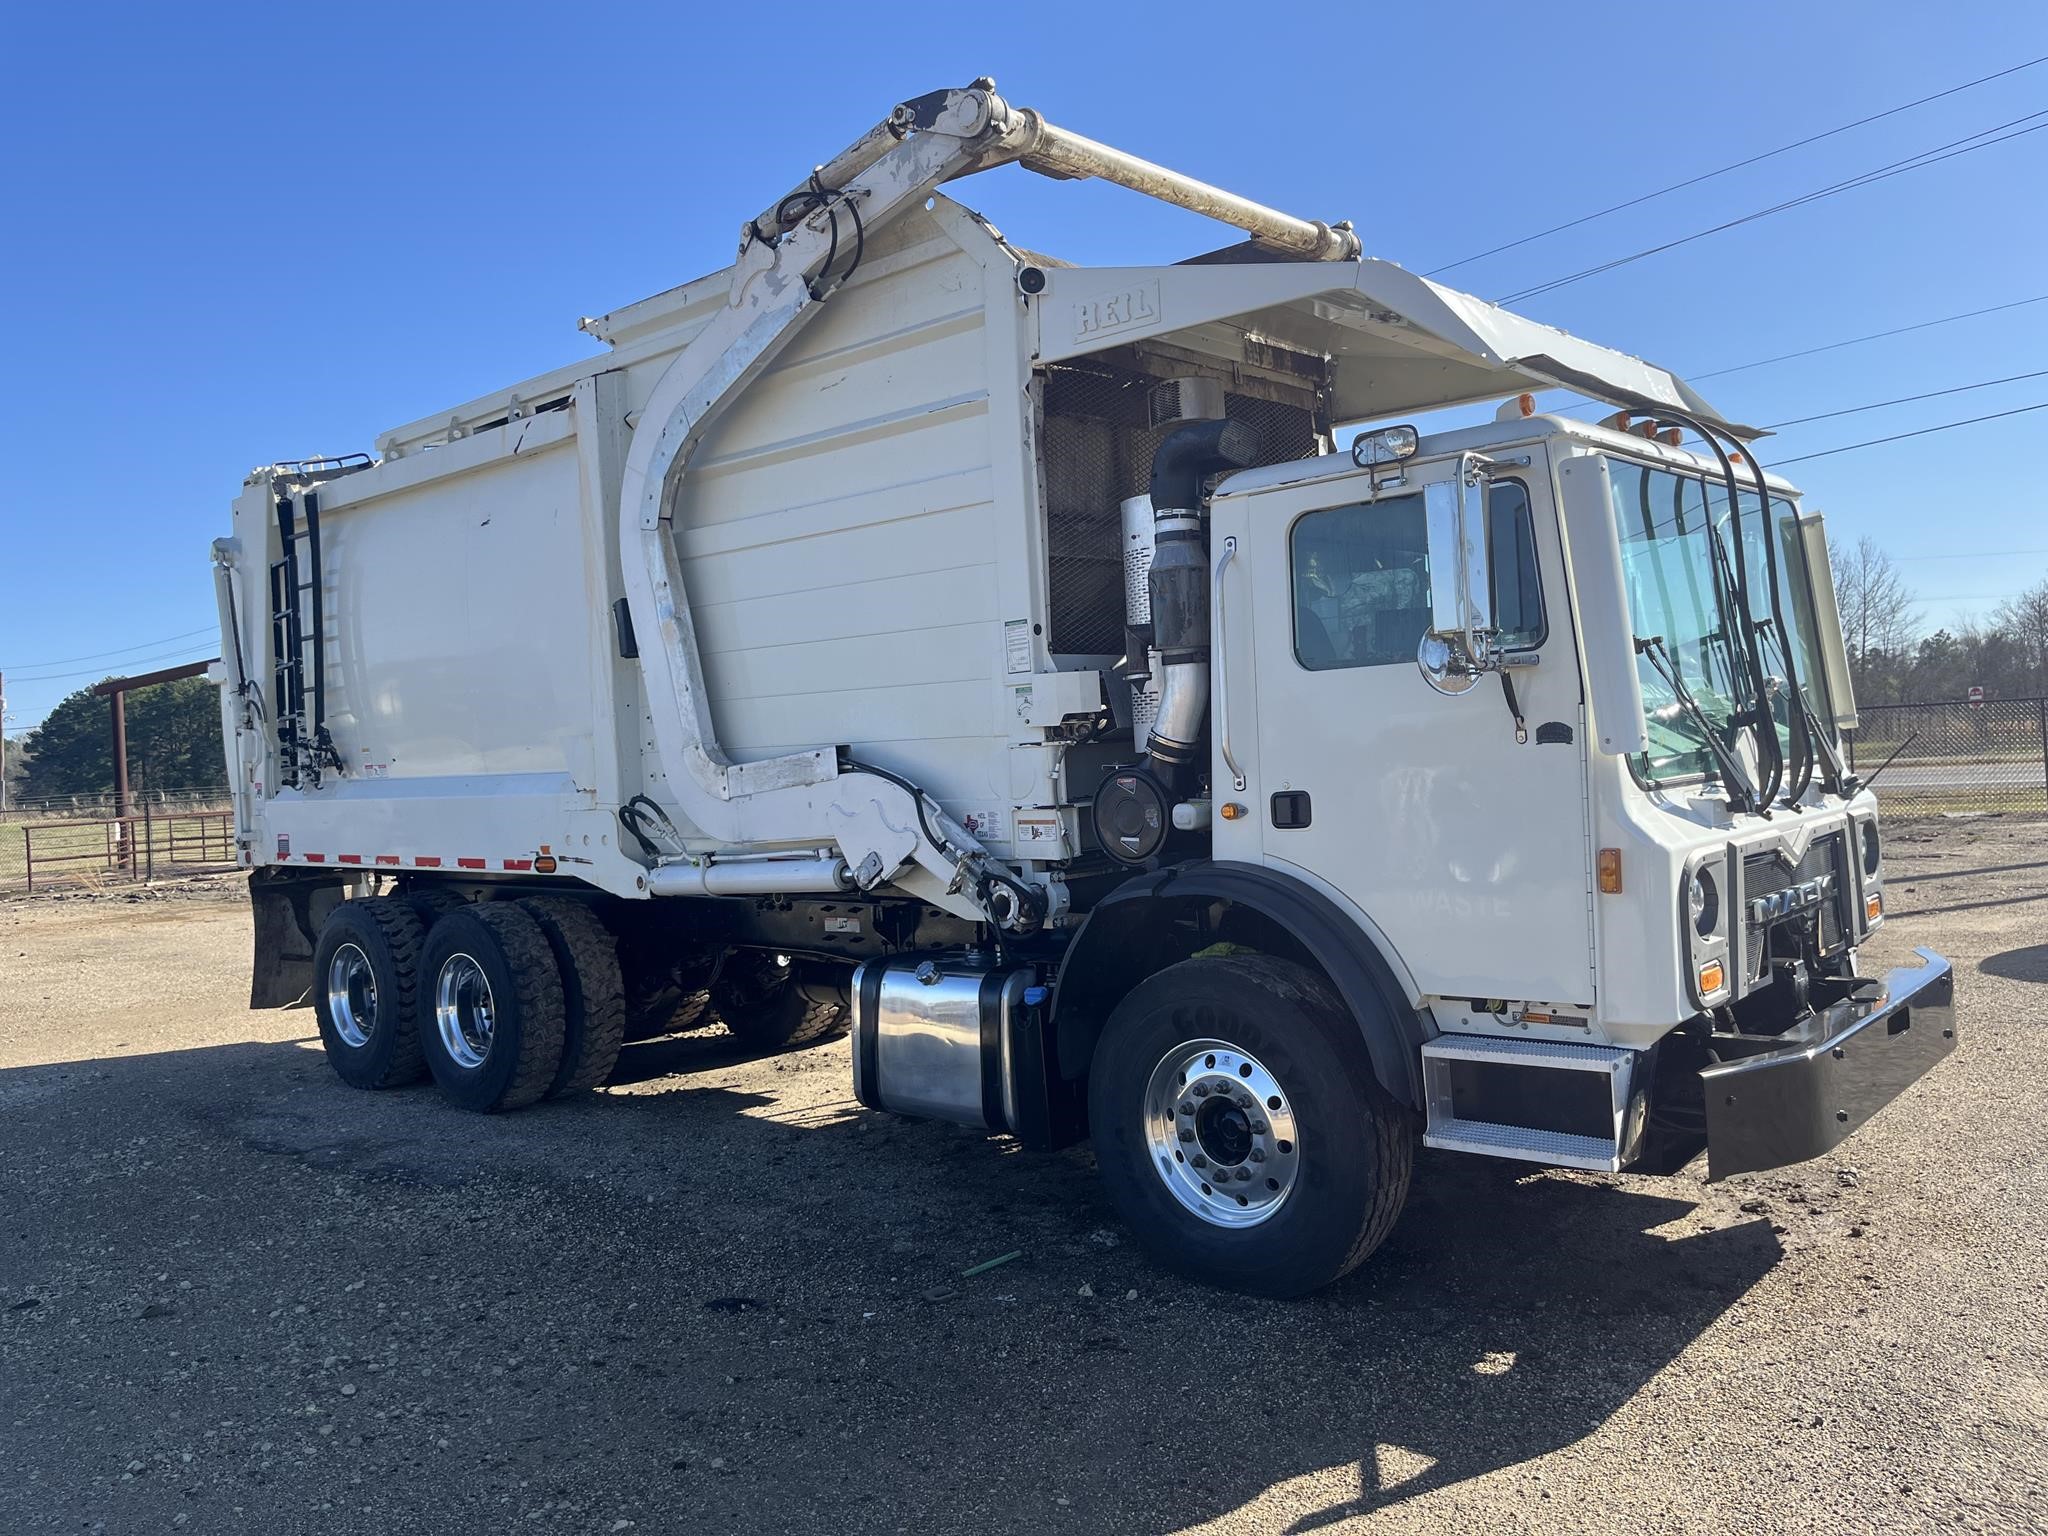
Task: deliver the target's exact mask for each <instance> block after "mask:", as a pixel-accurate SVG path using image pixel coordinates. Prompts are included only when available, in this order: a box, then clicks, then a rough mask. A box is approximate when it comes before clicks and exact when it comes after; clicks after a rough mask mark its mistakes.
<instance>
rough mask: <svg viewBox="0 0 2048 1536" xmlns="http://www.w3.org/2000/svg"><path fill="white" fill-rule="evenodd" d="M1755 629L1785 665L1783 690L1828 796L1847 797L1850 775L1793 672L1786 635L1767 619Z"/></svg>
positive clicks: (1811, 701) (1802, 787) (1811, 696)
mask: <svg viewBox="0 0 2048 1536" xmlns="http://www.w3.org/2000/svg"><path fill="white" fill-rule="evenodd" d="M1757 627H1758V628H1759V629H1760V630H1762V631H1763V633H1765V634H1767V635H1769V636H1770V637H1771V644H1772V645H1773V646H1774V647H1775V648H1776V650H1777V653H1778V660H1779V661H1780V662H1781V663H1782V664H1783V665H1784V668H1785V677H1786V679H1787V681H1786V686H1785V691H1786V692H1787V693H1789V694H1790V695H1791V696H1792V704H1793V707H1794V708H1795V709H1797V710H1798V711H1799V723H1800V728H1801V731H1802V733H1803V734H1804V736H1805V737H1806V748H1807V754H1808V756H1809V757H1818V758H1819V759H1820V763H1821V770H1822V778H1821V785H1822V787H1823V788H1824V789H1826V790H1827V791H1828V793H1829V794H1833V795H1841V796H1843V797H1845V798H1846V797H1847V796H1848V795H1850V794H1852V793H1854V791H1853V790H1852V789H1850V788H1849V787H1848V786H1849V784H1850V781H1851V779H1852V777H1853V775H1851V774H1850V772H1849V770H1848V768H1847V766H1846V765H1844V763H1843V762H1842V758H1841V754H1840V753H1839V752H1837V751H1836V750H1835V744H1834V742H1833V741H1832V740H1830V739H1829V737H1828V733H1827V730H1826V729H1825V727H1824V726H1823V725H1822V724H1821V718H1820V711H1819V710H1817V709H1815V708H1814V707H1813V695H1812V694H1810V693H1808V692H1807V691H1806V686H1805V684H1803V683H1801V682H1800V681H1799V680H1798V679H1797V677H1796V676H1795V675H1794V673H1793V671H1792V658H1791V656H1790V655H1789V654H1788V651H1789V647H1788V646H1787V645H1786V642H1785V636H1784V635H1783V634H1782V633H1781V632H1780V631H1779V629H1778V626H1777V625H1776V623H1774V622H1772V621H1770V620H1765V621H1764V622H1763V623H1761V624H1759V625H1758V626H1757ZM1804 788H1805V786H1804V785H1801V786H1800V789H1801V790H1803V789H1804Z"/></svg>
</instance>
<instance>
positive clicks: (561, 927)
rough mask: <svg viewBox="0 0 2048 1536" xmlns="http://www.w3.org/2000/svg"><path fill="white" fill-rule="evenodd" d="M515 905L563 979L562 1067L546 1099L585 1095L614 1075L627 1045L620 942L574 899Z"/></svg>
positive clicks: (535, 899) (550, 898) (528, 900)
mask: <svg viewBox="0 0 2048 1536" xmlns="http://www.w3.org/2000/svg"><path fill="white" fill-rule="evenodd" d="M519 905H520V906H522V907H524V908H525V909H526V911H527V912H528V913H529V914H530V915H531V916H532V918H533V920H534V921H535V922H536V923H538V924H540V930H541V932H542V933H544V934H546V935H547V939H548V944H549V945H550V946H551V947H552V948H553V949H554V952H555V967H556V969H557V970H558V971H559V972H560V973H561V977H562V1064H561V1065H560V1066H559V1067H557V1068H556V1069H555V1080H554V1083H553V1085H552V1086H551V1087H550V1088H549V1089H548V1097H549V1098H551V1099H558V1098H561V1097H563V1096H564V1095H567V1094H572V1093H588V1092H589V1091H590V1090H591V1089H593V1088H595V1087H597V1086H598V1085H599V1084H601V1083H603V1082H604V1081H605V1080H606V1079H607V1078H609V1077H610V1076H611V1075H612V1069H613V1068H614V1067H616V1066H617V1065H618V1064H619V1047H620V1046H622V1045H624V1044H625V1042H626V995H625V984H624V982H623V981H622V980H621V979H620V975H619V942H618V940H617V939H614V938H613V937H612V932H611V930H610V929H609V928H607V927H605V925H604V924H603V923H602V922H600V921H599V920H598V916H597V914H596V913H595V912H593V911H591V910H590V908H589V907H588V906H586V905H585V904H584V903H582V902H580V901H577V900H575V899H574V898H572V897H568V896H523V897H521V898H520V900H519Z"/></svg>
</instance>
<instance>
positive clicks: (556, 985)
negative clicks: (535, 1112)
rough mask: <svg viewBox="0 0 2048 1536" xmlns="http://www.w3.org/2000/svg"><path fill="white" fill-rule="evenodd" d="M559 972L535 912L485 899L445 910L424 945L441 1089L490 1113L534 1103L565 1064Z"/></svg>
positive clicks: (427, 1047) (425, 1026)
mask: <svg viewBox="0 0 2048 1536" xmlns="http://www.w3.org/2000/svg"><path fill="white" fill-rule="evenodd" d="M564 1012H565V1009H564V1004H563V998H562V978H561V973H560V971H559V970H558V968H557V967H556V964H555V954H554V950H553V948H552V946H550V945H549V943H548V939H547V935H546V934H545V933H543V932H542V931H541V928H540V925H539V924H538V923H536V922H535V921H534V920H533V917H532V914H530V913H528V912H527V911H525V910H524V909H523V908H521V907H520V906H519V905H518V904H517V903H514V902H509V901H486V902H478V903H476V904H474V905H472V906H467V907H464V908H462V909H461V910H460V911H455V912H450V913H448V914H446V915H445V916H443V917H442V918H440V919H439V920H438V921H437V922H436V923H435V924H434V926H433V929H432V931H431V932H429V933H428V935H427V942H426V946H425V948H424V949H423V950H422V951H421V954H420V983H419V1034H420V1044H421V1047H422V1049H423V1050H424V1052H425V1055H426V1058H427V1068H428V1070H429V1071H431V1072H432V1073H433V1074H434V1081H435V1083H436V1084H437V1085H439V1087H440V1089H441V1093H442V1095H443V1097H445V1098H446V1099H447V1100H448V1101H449V1102H450V1103H451V1104H455V1105H457V1106H459V1107H460V1108H463V1109H471V1110H478V1111H481V1112H484V1113H491V1112H494V1111H497V1110H505V1109H519V1108H521V1107H523V1106H525V1105H528V1104H531V1103H533V1102H534V1101H535V1100H536V1099H539V1098H541V1097H542V1096H543V1095H544V1094H546V1093H547V1091H548V1089H549V1088H551V1087H552V1086H553V1085H554V1081H555V1073H556V1071H557V1069H558V1068H559V1067H560V1066H561V1064H562V1035H563V1032H564V1017H563V1015H564Z"/></svg>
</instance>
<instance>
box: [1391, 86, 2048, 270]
mask: <svg viewBox="0 0 2048 1536" xmlns="http://www.w3.org/2000/svg"><path fill="white" fill-rule="evenodd" d="M2037 64H2048V54H2044V55H2043V56H2042V57H2040V58H2038V59H2028V60H2027V61H2026V62H2025V63H2024V64H2015V65H2013V66H2012V67H2011V68H2010V69H2001V70H1999V71H1997V72H1996V73H1995V74H1989V75H1981V76H1979V77H1978V78H1977V79H1975V80H1966V81H1964V82H1963V83H1962V84H1961V85H1952V86H1950V87H1949V88H1948V89H1947V90H1945V91H1936V92H1935V93H1934V94H1933V95H1932V96H1922V97H1920V98H1919V99H1918V100H1917V101H1909V102H1906V103H1905V104H1904V105H1903V106H1897V107H1890V108H1887V109H1886V110H1885V111H1883V112H1873V113H1872V114H1871V115H1870V116H1868V117H1859V118H1857V119H1856V121H1854V122H1853V123H1843V124H1842V125H1841V126H1840V127H1839V128H1829V129H1827V130H1826V131H1825V132H1822V133H1816V134H1810V135H1808V136H1807V137H1806V138H1803V139H1795V140H1793V141H1792V142H1791V143H1790V144H1780V145H1779V146H1778V147H1777V148H1776V149H1767V150H1765V151H1764V152H1763V153H1762V154H1760V155H1751V156H1750V157H1749V158H1748V159H1747V160H1737V161H1736V162H1735V163H1734V164H1732V165H1724V166H1722V167H1721V168H1720V169H1719V170H1714V171H1703V172H1701V173H1700V174H1699V175H1697V176H1689V177H1687V178H1686V179H1685V180H1684V181H1674V182H1673V183H1672V184H1671V185H1670V186H1668V187H1659V188H1658V189H1657V190H1656V191H1654V192H1645V193H1643V195H1642V196H1640V197H1632V198H1630V199H1629V200H1628V201H1627V202H1624V203H1616V204H1614V205H1613V206H1612V207H1608V208H1602V209H1601V210H1600V211H1599V212H1598V213H1588V214H1583V215H1581V216H1580V217H1578V218H1576V219H1568V220H1566V221H1565V222H1564V223H1562V224H1553V225H1552V226H1551V227H1550V228H1549V229H1543V230H1538V231H1537V232H1536V233H1535V234H1533V235H1524V236H1522V237H1521V239H1519V240H1510V241H1508V242H1507V243H1506V244H1505V245H1496V246H1494V247H1492V248H1491V249H1489V250H1484V251H1481V252H1479V254H1478V255H1476V256H1464V257H1460V258H1459V259H1458V260H1456V261H1452V262H1446V263H1445V264H1444V265H1443V266H1441V267H1436V268H1433V269H1431V270H1430V271H1428V272H1425V273H1424V274H1423V276H1425V277H1435V276H1436V275H1437V273H1439V272H1449V271H1452V270H1453V269H1455V268H1458V267H1463V266H1469V265H1471V264H1472V263H1473V262H1475V261H1482V260H1484V259H1485V258H1486V257H1488V256H1498V255H1499V254H1500V253H1501V252H1502V251H1512V250H1514V249H1515V248H1516V247H1518V246H1524V245H1528V244H1530V243H1531V242H1532V241H1536V240H1544V239H1548V238H1549V237H1550V236H1552V235H1556V234H1562V233H1563V232H1564V231H1565V230H1567V229H1577V228H1578V227H1579V226H1580V225H1581V224H1590V223H1592V222H1593V221H1594V220H1595V219H1604V218H1606V217H1607V216H1608V215H1609V214H1610V213H1620V212H1622V211H1623V210H1624V209H1628V208H1635V207H1638V206H1640V205H1641V204H1643V203H1647V202H1651V201H1653V200H1654V199H1656V198H1660V197H1664V196H1666V195H1667V194H1669V193H1672V192H1682V191H1684V190H1685V189H1686V188H1687V187H1696V186H1698V185H1699V184H1700V183H1701V182H1703V181H1712V180H1713V179H1714V178H1715V177H1716V176H1726V175H1727V174H1728V173H1729V172H1730V171H1739V170H1742V169H1744V168H1745V167H1747V166H1752V165H1756V164H1759V163H1760V162H1762V161H1765V160H1769V159H1772V158H1774V157H1775V156H1778V155H1782V154H1787V153H1789V152H1791V151H1792V150H1795V149H1804V148H1805V147H1806V146H1807V145H1809V144H1818V143H1819V142H1820V141H1821V140H1822V139H1831V138H1833V137H1835V136H1836V135H1837V134H1842V133H1847V132H1848V131H1849V130H1850V129H1852V128H1861V127H1863V126H1865V125H1866V124H1869V123H1875V122H1881V121H1883V120H1884V119H1885V118H1887V117H1896V116H1898V115H1899V113H1901V112H1910V111H1912V110H1913V108H1915V107H1924V106H1926V105H1927V103H1928V102H1930V101H1940V100H1941V99H1942V98H1943V97H1944V96H1954V95H1956V94H1958V93H1959V92H1962V91H1967V90H1972V89H1974V88H1975V87H1977V86H1980V85H1985V84H1988V83H1989V82H1991V81H1993V80H2003V79H2004V78H2005V77H2006V76H2007V75H2016V74H2018V73H2019V72H2020V71H2021V70H2023V69H2032V68H2033V67H2034V66H2035V65H2037Z"/></svg>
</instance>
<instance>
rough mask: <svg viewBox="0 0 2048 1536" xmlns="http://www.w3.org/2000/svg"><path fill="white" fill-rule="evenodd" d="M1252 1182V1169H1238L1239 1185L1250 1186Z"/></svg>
mask: <svg viewBox="0 0 2048 1536" xmlns="http://www.w3.org/2000/svg"><path fill="white" fill-rule="evenodd" d="M1251 1181H1252V1171H1251V1169H1249V1168H1240V1169H1238V1170H1237V1182H1238V1183H1240V1184H1249V1183H1251Z"/></svg>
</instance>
